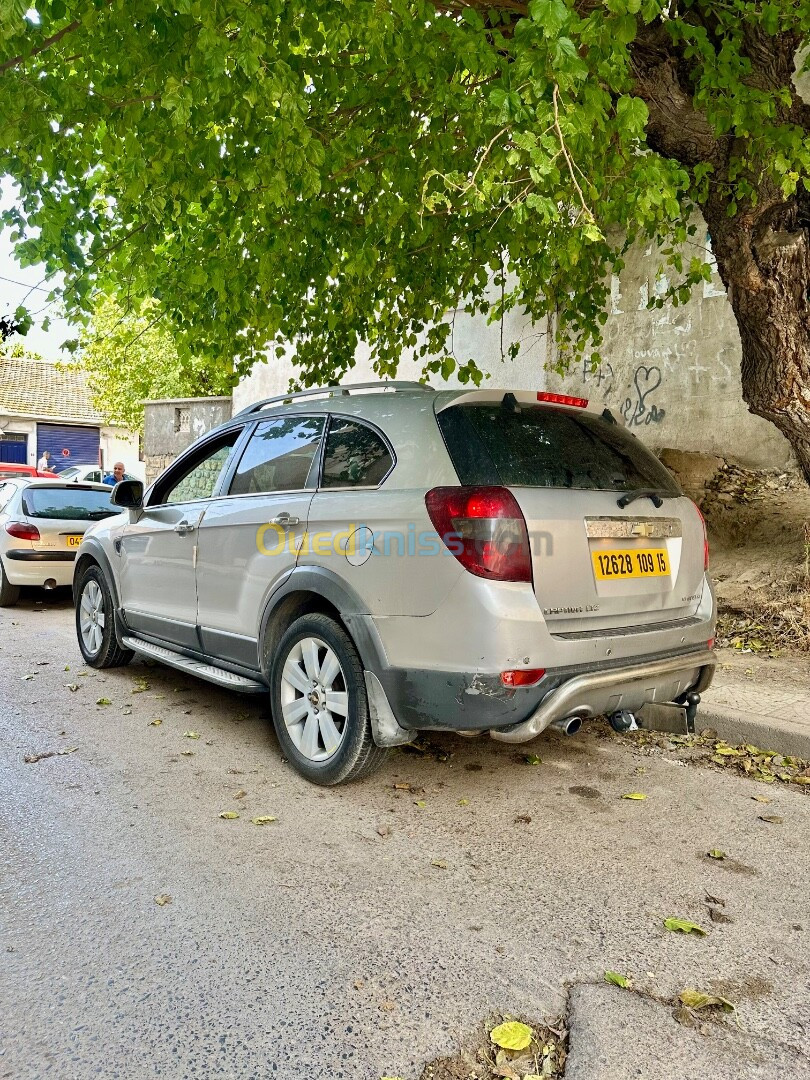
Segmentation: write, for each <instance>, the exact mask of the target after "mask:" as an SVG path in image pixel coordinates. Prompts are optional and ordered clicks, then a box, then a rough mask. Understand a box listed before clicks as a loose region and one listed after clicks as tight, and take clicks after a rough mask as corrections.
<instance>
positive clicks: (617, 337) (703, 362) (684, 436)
mask: <svg viewBox="0 0 810 1080" xmlns="http://www.w3.org/2000/svg"><path fill="white" fill-rule="evenodd" d="M694 241H695V242H694V246H693V247H692V249H691V251H687V252H686V255H687V258H688V257H691V255H693V254H699V255H701V257H704V258H706V259H707V261H713V260H712V257H711V251H710V247H709V238H708V234H707V232H706V228H705V225H704V224H703V222H702V221H698V232H697V234H696V236H695V238H694ZM626 261H627V265H626V268H625V270H624V272H623V273H622V275H621V279H619V278H615V279H614V280H613V282H612V283H611V311H610V316H609V319H608V322H607V324H606V325H605V343H604V345H603V347H602V349H601V352H602V356H603V362H602V364H601V366H600V367H599V368H598V369H597V370H596V371H594V372H591V371H590V366H589V364H588V363H584V364H583V363H580V364H578V365H576V366H575V367H572V368H571V369H569V370H568V371H567V372H566V373H565V374H563V375H560V374H558V373H557V372H556V371H555V370H554V369H555V367H556V366H558V365H559V363H560V358H559V355H558V353H557V350H556V346H555V345H554V343H553V335H550V334H548V333H547V327H546V323H545V320H544V321H543V322H542V323H541V324H539V325H535V326H532V325H531V323H530V322H529V321H528V320H527V319H525V318H524V317H523V316H521V315H520V314H518V313H517V312H511V313H510V314H509V315H508V316H507V317H506V319H505V321H504V325H503V328H501V325H500V323H497V324H494V325H490V324H487V322H486V320H485V319H483V318H481V317H476V318H475V319H473V318H471V317H470V316H468V315H466V314H465V313H464V312H457V313H456V314H455V328H454V355H455V356H456V357H457V358H458V359H459V361H460V362H464V361H465V360H467V359H469V358H473V359H474V360H475V361H476V362H477V363H478V365H479V367H481V368H482V369H483V370H484V371H486V372H487V373H488V375H489V376H490V379H491V383H492V385H494V386H498V387H503V388H504V389H507V390H510V389H528V390H546V389H547V390H558V391H561V392H565V393H572V394H576V395H579V396H583V397H588V398H591V399H594V398H596V399H599V400H600V401H604V402H605V404H607V405H608V406H610V408H611V409H612V410H614V411H616V412H618V413H621V415H622V416H623V417H624V419H625V422H626V423H627V424H628V426H629V427H630V428H631V429H632V430H633V431H634V432H635V434H637V435H638V436H639V437H640V438H641V439H643V440H644V441H645V442H647V443H648V444H649V445H650V446H652V447H653V448H654V449H656V450H658V449H661V448H662V447H676V448H677V449H680V450H690V451H699V452H702V453H711V454H721V455H725V456H728V457H731V458H734V459H736V460H738V461H739V462H741V463H742V464H745V465H751V466H754V467H768V468H783V467H785V466H787V465H788V464H789V463H790V462H791V460H792V456H791V451H790V447H789V445H788V443H787V441H786V439H785V438H784V437H783V436H782V435H781V434H780V433H779V432H778V431H777V430H776V428H775V427H773V425H772V424H769V423H767V421H765V420H761V419H760V418H759V417H756V416H752V415H751V414H750V413H749V412H748V409H747V407H746V405H745V403H744V402H743V399H742V388H741V384H740V357H741V349H740V338H739V333H738V331H737V326H736V323H735V321H734V316H733V313H732V311H731V305H730V304H729V302H728V299H727V297H726V293H725V289H724V287H723V284H722V282H721V281H720V278H719V276H718V275H717V273H716V272H715V273H714V274H713V277H712V281H711V282H706V283H704V285H703V286H702V287H700V286H699V287H697V288H696V289H695V290H694V291H693V293H692V296H691V299H690V300H689V302H688V303H687V304H684V305H681V306H679V307H674V306H673V305H671V304H667V305H666V306H665V307H664V308H662V309H661V310H654V311H650V310H649V309H648V308H647V306H646V305H647V301H648V299H649V298H650V297H651V296H654V295H655V293H656V291H659V292H663V291H665V290H666V288H667V282H666V279H661V278H659V277H658V276H657V271H658V268H659V266H660V265H661V262H662V259H661V258H660V256H659V255H658V254H657V253H656V252H655V251H653V250H652V249H651V248H647V249H643V248H637V249H636V250H635V251H632V252H630V254H629V256H628V258H627V260H626ZM453 317H454V316H453V315H449V316H448V318H449V319H453ZM512 341H520V342H521V351H520V354H519V355H518V358H517V360H515V361H513V362H512V361H509V360H505V359H502V357H503V355H504V353H505V352H506V350H507V349H508V347H509V344H510V343H511V342H512ZM420 375H421V363H420V362H418V361H416V360H415V359H414V357H413V350H405V351H404V352H403V357H402V361H401V363H400V368H399V372H398V374H397V378H400V379H418V378H419V377H420ZM293 376H294V368H293V366H292V363H291V362H290V360H289V359H288V358H286V357H285V358H282V359H274V358H272V357H271V358H270V359H269V360H268V361H267V362H266V363H263V364H258V365H256V366H255V367H254V369H253V371H252V372H251V373H250V375H249V376H247V377H246V378H245V379H243V380H242V382H240V384H239V385H238V386H237V387H236V388H235V390H234V396H233V400H234V409H235V410H238V409H242V408H244V407H245V406H246V405H249V404H250V403H251V402H253V401H256V400H257V399H259V398H262V397H269V396H272V395H273V394H281V393H285V392H286V391H287V390H288V388H289V381H290V379H291V378H292V377H293ZM374 378H376V376H375V373H374V371H373V369H372V366H371V361H370V356H369V350H368V347H367V346H361V347H360V348H359V349H358V351H357V356H356V366H355V367H354V368H353V369H352V371H351V372H350V374H349V376H348V377H347V378H346V380H345V382H346V383H347V384H350V383H356V382H364V381H366V380H370V379H374ZM431 382H432V383H433V385H435V386H439V385H441V379H439V378H437V377H433V378H432V379H431ZM447 385H449V386H455V385H457V380H456V379H455V378H454V377H453V378H451V379H450V380H449V382H448V384H447Z"/></svg>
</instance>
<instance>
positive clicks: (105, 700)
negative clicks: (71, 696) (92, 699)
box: [96, 697, 112, 705]
mask: <svg viewBox="0 0 810 1080" xmlns="http://www.w3.org/2000/svg"><path fill="white" fill-rule="evenodd" d="M96 705H112V702H111V701H110V699H109V698H108V697H100V698H99V699H98V700H97V701H96Z"/></svg>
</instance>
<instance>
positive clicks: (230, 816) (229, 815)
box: [219, 810, 240, 821]
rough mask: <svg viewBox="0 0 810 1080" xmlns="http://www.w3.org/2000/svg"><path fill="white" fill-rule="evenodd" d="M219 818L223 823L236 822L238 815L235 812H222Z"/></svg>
mask: <svg viewBox="0 0 810 1080" xmlns="http://www.w3.org/2000/svg"><path fill="white" fill-rule="evenodd" d="M219 816H220V817H221V818H222V820H223V821H236V819H237V818H238V817H239V816H240V815H239V814H238V813H237V812H236V811H235V810H223V811H222V813H221V814H220V815H219Z"/></svg>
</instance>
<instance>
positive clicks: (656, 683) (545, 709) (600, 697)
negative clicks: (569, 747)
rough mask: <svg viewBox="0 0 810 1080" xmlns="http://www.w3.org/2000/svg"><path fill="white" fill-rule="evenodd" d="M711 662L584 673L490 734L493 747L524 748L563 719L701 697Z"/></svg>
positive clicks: (702, 656) (695, 658)
mask: <svg viewBox="0 0 810 1080" xmlns="http://www.w3.org/2000/svg"><path fill="white" fill-rule="evenodd" d="M715 664H716V660H715V657H714V654H713V653H712V652H711V651H710V650H709V649H705V648H704V649H701V650H698V651H696V652H690V653H687V654H681V655H678V656H671V657H666V658H663V659H658V660H645V661H643V662H641V663H637V664H629V665H622V666H619V667H615V668H613V669H611V670H607V671H590V672H583V673H582V674H580V675H575V676H574V677H573V678H569V679H567V680H566V681H565V682H563V683H562V684H561V685H560V686H558V687H557V688H556V689H554V690H551V691H550V692H549V693H548V694H547V695H546V696H545V697H544V698H543V700H542V702H541V703H540V705H539V706H538V707H537V708H536V709H535V710H534V712H533V713H532V714H531V716H529V717H528V719H526V720H524V721H523V722H522V723H519V724H514V725H512V726H510V727H506V728H498V729H492V730H490V735H491V736H492V738H493V739H497V740H498V741H499V742H508V743H524V742H529V741H530V740H531V739H534V738H536V737H537V736H538V735H539V734H540V733H541V732H543V731H545V729H546V728H547V727H548V726H549V724H553V723H554V721H555V720H563V719H565V718H567V717H569V716H579V717H589V716H601V715H603V714H610V713H613V712H618V711H619V710H620V709H627V710H628V711H630V712H634V711H635V710H637V709H640V708H641V707H642V706H643V705H647V704H649V703H651V702H658V703H663V702H670V701H674V700H675V698H677V697H679V696H680V695H681V694H684V693H686V692H687V691H693V692H695V693H698V694H699V693H702V692H703V691H704V690H706V689H707V688H708V687H709V685H710V684H711V681H712V677H713V675H714V668H715Z"/></svg>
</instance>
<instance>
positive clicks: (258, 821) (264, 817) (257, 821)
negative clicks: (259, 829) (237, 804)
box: [219, 810, 278, 825]
mask: <svg viewBox="0 0 810 1080" xmlns="http://www.w3.org/2000/svg"><path fill="white" fill-rule="evenodd" d="M230 813H232V814H233V813H234V811H233V810H231V811H230ZM219 816H220V817H224V815H223V814H220V815H219ZM236 816H237V817H239V815H238V814H237V815H236ZM250 820H251V821H252V822H253V824H254V825H269V824H270V822H271V821H278V818H277V817H273V815H272V814H259V816H258V817H255V818H251V819H250Z"/></svg>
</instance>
